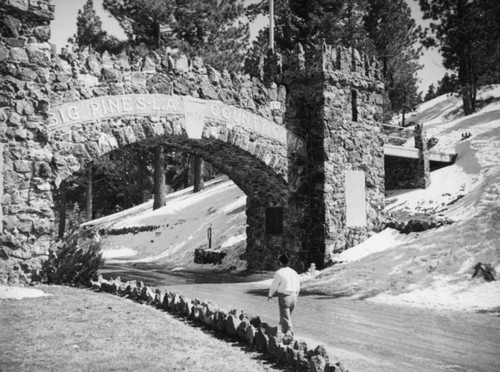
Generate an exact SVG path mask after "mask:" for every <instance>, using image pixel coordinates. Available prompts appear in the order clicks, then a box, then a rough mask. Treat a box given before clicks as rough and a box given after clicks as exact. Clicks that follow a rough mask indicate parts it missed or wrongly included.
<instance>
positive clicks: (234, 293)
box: [113, 270, 500, 372]
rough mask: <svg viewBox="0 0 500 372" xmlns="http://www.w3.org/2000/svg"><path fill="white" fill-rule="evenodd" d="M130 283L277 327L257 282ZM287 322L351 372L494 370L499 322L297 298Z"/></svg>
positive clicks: (164, 278)
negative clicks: (212, 304)
mask: <svg viewBox="0 0 500 372" xmlns="http://www.w3.org/2000/svg"><path fill="white" fill-rule="evenodd" d="M120 275H122V278H123V273H120ZM113 276H115V275H113ZM132 276H133V277H134V278H141V279H142V280H144V282H145V283H146V284H149V285H154V286H155V287H157V288H161V289H168V290H171V291H174V292H177V293H179V294H183V295H185V296H187V297H189V298H198V299H200V300H211V301H212V302H215V303H216V304H218V305H219V306H220V307H222V308H225V309H227V310H230V309H233V308H237V309H243V310H244V311H246V312H247V313H249V314H251V315H259V316H260V317H261V319H262V320H263V321H265V322H268V323H270V324H272V325H275V324H277V323H278V304H277V299H274V300H273V302H267V300H266V293H267V291H266V289H265V287H264V286H263V285H262V284H259V283H208V284H203V283H199V282H203V277H196V278H195V279H193V278H191V279H189V277H187V278H186V277H184V278H182V277H175V278H174V279H172V277H171V276H169V275H164V274H159V273H154V274H153V273H152V272H143V271H139V270H137V271H135V272H134V273H133V274H132ZM193 282H198V283H196V284H193ZM166 284H168V285H166ZM293 319H294V323H295V330H296V335H297V338H299V339H303V340H305V341H307V342H308V344H309V345H310V346H316V345H318V344H323V345H325V346H326V348H327V349H328V350H329V352H330V354H331V355H334V356H335V357H336V358H338V359H339V360H341V361H342V362H343V363H344V364H345V366H346V367H347V368H349V369H350V371H351V372H360V371H384V372H389V371H394V372H406V371H426V372H429V371H436V372H437V371H456V372H458V371H471V372H472V371H473V372H486V371H488V372H498V371H500V317H499V316H498V315H493V314H476V313H464V312H442V311H439V312H438V311H430V310H422V309H414V308H407V307H396V306H389V305H383V304H374V303H370V302H366V301H359V300H347V299H332V298H325V297H319V296H313V295H301V296H300V298H299V303H298V306H297V309H296V311H295V313H294V316H293Z"/></svg>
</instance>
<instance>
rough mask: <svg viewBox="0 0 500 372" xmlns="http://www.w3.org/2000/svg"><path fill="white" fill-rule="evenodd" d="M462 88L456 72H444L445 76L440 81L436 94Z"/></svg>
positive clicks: (452, 91) (456, 90) (453, 91)
mask: <svg viewBox="0 0 500 372" xmlns="http://www.w3.org/2000/svg"><path fill="white" fill-rule="evenodd" d="M459 89H460V84H459V82H458V78H457V76H456V75H455V74H451V75H450V74H448V73H446V74H444V76H443V78H442V79H441V80H440V81H439V82H438V87H437V89H436V95H437V96H440V95H442V94H446V93H455V92H458V91H459Z"/></svg>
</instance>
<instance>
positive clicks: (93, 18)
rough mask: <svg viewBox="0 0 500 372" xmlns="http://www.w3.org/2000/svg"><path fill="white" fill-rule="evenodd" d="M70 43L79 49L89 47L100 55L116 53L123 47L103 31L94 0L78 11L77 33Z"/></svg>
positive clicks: (70, 39)
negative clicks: (105, 52)
mask: <svg viewBox="0 0 500 372" xmlns="http://www.w3.org/2000/svg"><path fill="white" fill-rule="evenodd" d="M68 42H70V43H71V44H73V45H75V46H76V47H78V48H85V47H89V48H91V49H93V50H95V51H97V52H99V53H102V52H103V51H105V50H108V51H111V52H115V53H116V52H118V51H120V49H121V48H122V47H123V43H122V42H120V41H119V40H118V39H117V38H116V37H114V36H110V35H108V33H107V32H106V31H104V30H103V29H102V21H101V18H100V17H99V16H98V15H97V13H96V11H95V9H94V2H93V0H87V2H86V3H85V4H84V5H83V8H82V9H80V10H79V11H78V15H77V17H76V33H75V34H74V35H73V37H71V38H69V39H68Z"/></svg>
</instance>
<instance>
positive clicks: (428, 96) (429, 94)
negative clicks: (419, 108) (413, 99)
mask: <svg viewBox="0 0 500 372" xmlns="http://www.w3.org/2000/svg"><path fill="white" fill-rule="evenodd" d="M436 97H437V94H436V88H434V84H431V85H429V89H427V93H426V94H425V96H424V101H425V102H427V101H430V100H431V99H433V98H436Z"/></svg>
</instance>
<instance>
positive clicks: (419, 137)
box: [414, 123, 431, 189]
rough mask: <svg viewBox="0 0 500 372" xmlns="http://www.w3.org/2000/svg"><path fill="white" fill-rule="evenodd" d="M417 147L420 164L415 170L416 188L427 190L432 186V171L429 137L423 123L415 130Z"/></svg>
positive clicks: (417, 125) (416, 126)
mask: <svg viewBox="0 0 500 372" xmlns="http://www.w3.org/2000/svg"><path fill="white" fill-rule="evenodd" d="M414 136H415V147H416V148H417V149H418V150H419V151H418V155H419V159H418V164H417V166H416V169H415V178H416V186H417V187H420V188H422V189H426V188H427V187H429V185H430V184H431V171H430V163H429V149H428V146H427V136H426V134H425V128H424V125H423V124H422V123H418V124H416V125H415V130H414Z"/></svg>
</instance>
